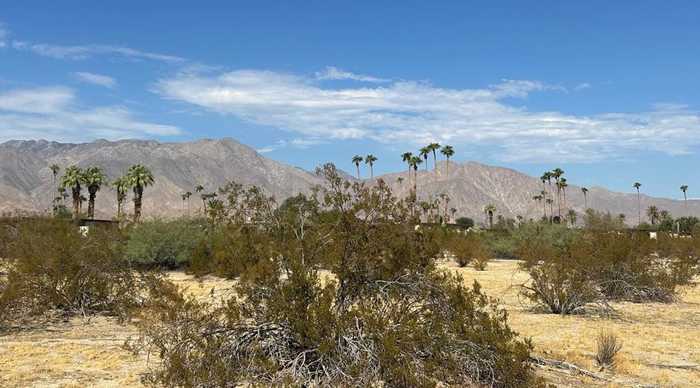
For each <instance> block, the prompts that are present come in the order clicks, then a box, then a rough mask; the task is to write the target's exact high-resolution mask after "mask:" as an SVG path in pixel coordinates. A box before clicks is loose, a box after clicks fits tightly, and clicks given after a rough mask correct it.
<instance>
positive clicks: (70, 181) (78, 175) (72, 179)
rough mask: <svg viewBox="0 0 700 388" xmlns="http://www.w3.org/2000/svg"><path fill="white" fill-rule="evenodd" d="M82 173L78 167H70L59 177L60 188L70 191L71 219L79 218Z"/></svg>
mask: <svg viewBox="0 0 700 388" xmlns="http://www.w3.org/2000/svg"><path fill="white" fill-rule="evenodd" d="M82 176H83V171H82V170H81V169H80V167H78V166H70V167H68V168H67V169H66V170H65V171H64V172H63V176H62V177H61V187H62V188H64V189H70V190H71V194H72V197H73V218H74V219H76V220H77V219H78V218H79V217H80V196H81V191H82V186H81V183H82V181H83V179H82Z"/></svg>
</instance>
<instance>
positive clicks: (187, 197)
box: [182, 191, 192, 217]
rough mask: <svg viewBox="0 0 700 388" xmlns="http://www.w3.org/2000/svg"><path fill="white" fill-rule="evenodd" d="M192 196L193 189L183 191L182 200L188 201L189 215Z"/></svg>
mask: <svg viewBox="0 0 700 388" xmlns="http://www.w3.org/2000/svg"><path fill="white" fill-rule="evenodd" d="M191 196H192V192H191V191H185V192H184V193H182V201H183V202H184V201H187V216H188V217H189V216H190V197H191Z"/></svg>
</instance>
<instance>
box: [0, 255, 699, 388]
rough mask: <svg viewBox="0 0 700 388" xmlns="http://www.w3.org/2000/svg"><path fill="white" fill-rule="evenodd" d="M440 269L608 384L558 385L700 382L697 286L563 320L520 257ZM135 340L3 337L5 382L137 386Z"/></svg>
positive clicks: (79, 327) (203, 285) (103, 335)
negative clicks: (533, 301) (609, 312)
mask: <svg viewBox="0 0 700 388" xmlns="http://www.w3.org/2000/svg"><path fill="white" fill-rule="evenodd" d="M443 265H444V266H445V267H447V268H449V269H450V270H454V271H457V272H459V273H461V274H462V275H463V276H464V278H465V282H468V283H470V284H471V283H472V282H473V281H474V280H475V279H476V280H478V281H479V282H480V283H481V284H482V286H483V289H484V290H485V292H486V293H488V294H489V295H491V296H493V297H496V298H499V299H500V300H501V301H502V304H503V305H504V306H505V307H506V308H507V309H508V310H509V312H510V316H509V321H510V324H511V326H512V327H513V328H514V329H515V330H516V331H518V332H519V333H520V334H521V335H523V336H527V337H531V338H532V340H533V342H534V344H535V353H536V354H537V355H538V356H541V357H545V358H548V359H557V360H565V361H567V362H570V363H573V364H575V365H577V366H579V367H581V368H584V369H587V370H591V371H594V372H595V373H597V374H598V375H599V376H601V377H604V378H605V379H607V380H597V379H592V378H587V377H582V376H579V375H574V374H573V373H566V372H562V371H560V370H553V369H542V368H538V373H539V374H541V375H542V376H544V377H545V378H547V379H548V380H549V381H550V382H552V383H553V384H556V385H557V386H565V387H580V386H605V387H622V386H659V387H688V386H700V287H695V288H687V289H685V290H684V291H683V293H682V295H681V301H680V302H679V303H674V304H669V305H665V304H655V303H654V304H631V303H619V304H614V305H613V307H614V308H615V309H616V310H617V313H618V314H617V316H616V317H614V318H609V317H598V316H595V315H577V316H568V317H560V316H557V315H551V314H543V313H537V312H535V311H533V310H532V309H531V308H530V306H529V305H528V304H526V303H525V301H523V300H521V299H520V298H519V297H518V290H517V285H518V284H521V283H523V282H525V281H526V280H527V275H526V274H524V273H522V272H520V271H518V268H517V263H516V262H514V261H493V262H491V263H490V264H489V267H488V268H487V270H486V271H475V270H473V269H471V268H458V267H456V266H455V265H454V264H452V263H445V264H443ZM170 277H171V278H172V279H173V280H174V281H175V282H176V283H178V284H180V285H181V286H183V287H187V289H188V291H189V292H191V293H194V294H195V295H197V296H198V297H202V298H209V297H211V296H212V295H214V297H216V296H218V295H220V294H221V293H224V292H226V291H227V290H228V289H229V288H230V286H231V283H230V282H227V281H224V280H221V279H217V278H205V279H203V280H195V279H193V278H192V277H190V276H187V275H184V274H182V273H171V274H170ZM603 328H605V329H609V330H612V331H613V332H615V333H617V334H618V335H619V336H620V337H621V338H622V340H623V342H624V344H623V348H622V350H621V352H620V355H619V357H620V362H619V365H618V367H617V369H616V370H615V371H614V372H601V371H598V370H596V367H595V362H594V361H593V354H594V346H595V345H594V339H595V336H596V334H597V333H598V332H599V330H601V329H603ZM134 335H136V332H135V330H134V328H133V327H132V326H130V325H119V324H117V323H116V322H115V321H114V320H113V319H111V318H105V317H96V318H92V319H90V320H89V321H85V320H83V319H81V318H75V319H72V320H70V321H67V322H58V323H55V322H54V323H52V324H50V325H43V326H39V327H36V328H32V329H28V330H23V331H15V332H12V333H10V334H6V335H4V336H0V386H2V387H85V386H90V387H128V386H140V382H139V376H140V374H141V373H143V372H144V371H145V370H146V368H147V367H148V364H149V363H148V359H147V357H146V356H134V355H132V354H131V353H130V352H128V351H126V350H124V349H123V348H122V345H123V344H124V341H125V340H126V339H127V338H129V337H130V336H134Z"/></svg>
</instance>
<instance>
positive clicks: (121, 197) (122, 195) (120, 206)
mask: <svg viewBox="0 0 700 388" xmlns="http://www.w3.org/2000/svg"><path fill="white" fill-rule="evenodd" d="M112 186H114V189H115V190H116V191H117V219H118V220H121V218H122V213H123V212H124V201H126V190H127V189H128V188H129V182H127V180H126V177H123V176H122V177H119V178H117V179H115V180H114V182H112Z"/></svg>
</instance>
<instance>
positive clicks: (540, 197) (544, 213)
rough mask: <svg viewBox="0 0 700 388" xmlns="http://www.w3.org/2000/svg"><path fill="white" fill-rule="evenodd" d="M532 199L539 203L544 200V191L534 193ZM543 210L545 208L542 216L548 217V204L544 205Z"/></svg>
mask: <svg viewBox="0 0 700 388" xmlns="http://www.w3.org/2000/svg"><path fill="white" fill-rule="evenodd" d="M532 199H533V200H534V201H536V202H537V203H540V202H542V200H544V191H543V192H542V194H538V195H534V196H533V197H532ZM542 210H543V214H542V218H544V219H547V206H546V205H545V206H542Z"/></svg>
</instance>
